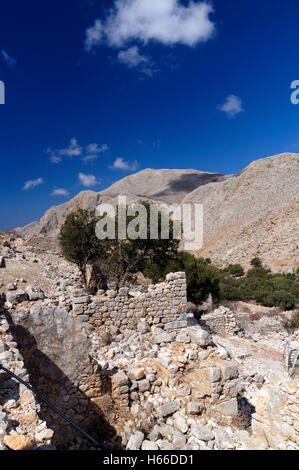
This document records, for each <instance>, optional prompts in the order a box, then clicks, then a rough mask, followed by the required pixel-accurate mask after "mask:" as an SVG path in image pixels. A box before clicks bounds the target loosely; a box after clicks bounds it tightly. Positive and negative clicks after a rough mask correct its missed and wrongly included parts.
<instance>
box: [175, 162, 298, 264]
mask: <svg viewBox="0 0 299 470" xmlns="http://www.w3.org/2000/svg"><path fill="white" fill-rule="evenodd" d="M183 203H202V204H203V205H204V247H203V249H202V250H200V251H199V253H198V254H199V255H202V256H206V257H211V258H212V260H213V261H214V262H215V263H217V264H218V265H220V266H226V265H227V264H229V263H241V264H245V265H246V264H247V263H248V262H249V261H250V260H251V259H252V258H253V257H254V256H260V257H261V258H262V259H263V261H264V262H265V264H266V265H268V266H269V267H271V268H272V269H274V270H278V271H281V270H286V271H288V270H289V269H290V270H292V269H293V268H296V267H298V266H299V230H298V229H299V155H297V154H283V155H275V156H273V157H269V158H265V159H261V160H257V161H254V162H253V163H251V164H250V165H249V166H248V167H247V168H246V169H245V170H243V171H242V172H241V173H239V174H237V175H235V176H234V177H233V178H230V179H229V180H226V181H223V182H218V183H213V184H208V185H206V186H202V187H200V188H197V189H196V190H195V191H193V192H192V193H190V194H189V195H187V196H186V197H185V198H184V200H183Z"/></svg>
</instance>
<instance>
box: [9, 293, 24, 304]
mask: <svg viewBox="0 0 299 470" xmlns="http://www.w3.org/2000/svg"><path fill="white" fill-rule="evenodd" d="M26 300H28V294H27V292H25V291H23V290H15V291H11V292H7V293H6V301H7V302H10V303H11V304H13V305H14V304H19V303H21V302H25V301H26Z"/></svg>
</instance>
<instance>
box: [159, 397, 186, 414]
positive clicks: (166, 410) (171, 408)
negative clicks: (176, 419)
mask: <svg viewBox="0 0 299 470" xmlns="http://www.w3.org/2000/svg"><path fill="white" fill-rule="evenodd" d="M180 407H181V404H180V402H179V401H178V400H176V401H171V402H169V403H166V404H165V405H162V406H160V407H159V408H158V410H157V411H158V414H159V415H160V416H162V417H163V418H164V417H165V416H170V415H173V413H175V412H176V411H178V410H179V409H180Z"/></svg>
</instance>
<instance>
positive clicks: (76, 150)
mask: <svg viewBox="0 0 299 470" xmlns="http://www.w3.org/2000/svg"><path fill="white" fill-rule="evenodd" d="M59 154H60V155H67V156H68V157H78V156H79V155H81V154H82V147H80V145H79V144H78V142H77V139H75V137H73V138H72V139H71V140H70V144H69V146H68V147H67V148H65V149H62V150H60V151H59Z"/></svg>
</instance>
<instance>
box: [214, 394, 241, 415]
mask: <svg viewBox="0 0 299 470" xmlns="http://www.w3.org/2000/svg"><path fill="white" fill-rule="evenodd" d="M215 409H216V410H217V411H218V412H219V413H221V414H223V415H225V416H238V413H239V407H238V400H237V398H232V399H231V400H228V401H224V402H222V403H219V404H218V405H217V406H215Z"/></svg>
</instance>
